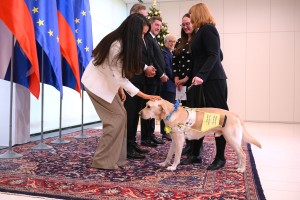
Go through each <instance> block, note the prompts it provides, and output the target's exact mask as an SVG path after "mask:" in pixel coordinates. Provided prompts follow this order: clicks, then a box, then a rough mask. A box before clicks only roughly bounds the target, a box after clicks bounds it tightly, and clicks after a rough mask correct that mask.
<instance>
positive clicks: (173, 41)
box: [168, 40, 176, 43]
mask: <svg viewBox="0 0 300 200" xmlns="http://www.w3.org/2000/svg"><path fill="white" fill-rule="evenodd" d="M168 42H172V43H175V42H176V41H175V40H168Z"/></svg>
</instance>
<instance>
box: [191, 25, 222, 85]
mask: <svg viewBox="0 0 300 200" xmlns="http://www.w3.org/2000/svg"><path fill="white" fill-rule="evenodd" d="M191 53H192V60H193V70H192V77H195V76H197V77H200V78H201V79H203V81H204V82H205V81H209V80H218V79H219V80H223V79H227V77H226V73H225V71H224V68H223V66H222V64H221V61H222V60H223V54H222V51H221V48H220V36H219V33H218V31H217V29H216V28H215V27H214V26H213V25H209V24H208V25H204V26H202V27H201V28H200V29H199V30H198V31H197V33H196V35H195V38H194V40H193V42H192V44H191Z"/></svg>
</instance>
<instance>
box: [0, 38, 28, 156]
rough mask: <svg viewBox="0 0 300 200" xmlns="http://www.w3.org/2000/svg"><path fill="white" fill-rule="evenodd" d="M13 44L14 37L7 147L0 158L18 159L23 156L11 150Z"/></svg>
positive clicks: (12, 57)
mask: <svg viewBox="0 0 300 200" xmlns="http://www.w3.org/2000/svg"><path fill="white" fill-rule="evenodd" d="M14 43H15V37H14V35H12V54H11V65H10V69H11V70H10V113H9V147H8V151H7V152H5V153H4V154H1V155H0V158H20V157H22V156H23V155H22V154H19V153H16V152H14V151H13V150H12V104H13V87H14V82H13V79H14V75H13V74H14V46H15V45H14Z"/></svg>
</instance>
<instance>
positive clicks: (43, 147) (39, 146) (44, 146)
mask: <svg viewBox="0 0 300 200" xmlns="http://www.w3.org/2000/svg"><path fill="white" fill-rule="evenodd" d="M41 51H42V62H41V63H42V67H41V74H42V76H41V82H42V105H41V140H40V143H39V144H37V145H36V146H34V147H32V149H37V150H50V149H53V147H52V146H49V145H47V144H45V143H44V52H43V49H41Z"/></svg>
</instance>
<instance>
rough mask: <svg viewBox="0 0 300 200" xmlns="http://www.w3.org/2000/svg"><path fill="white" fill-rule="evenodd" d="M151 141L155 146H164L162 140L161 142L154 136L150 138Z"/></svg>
mask: <svg viewBox="0 0 300 200" xmlns="http://www.w3.org/2000/svg"><path fill="white" fill-rule="evenodd" d="M151 141H152V142H154V143H156V144H164V143H165V142H164V141H163V140H161V139H159V138H157V137H155V136H152V137H151Z"/></svg>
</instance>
